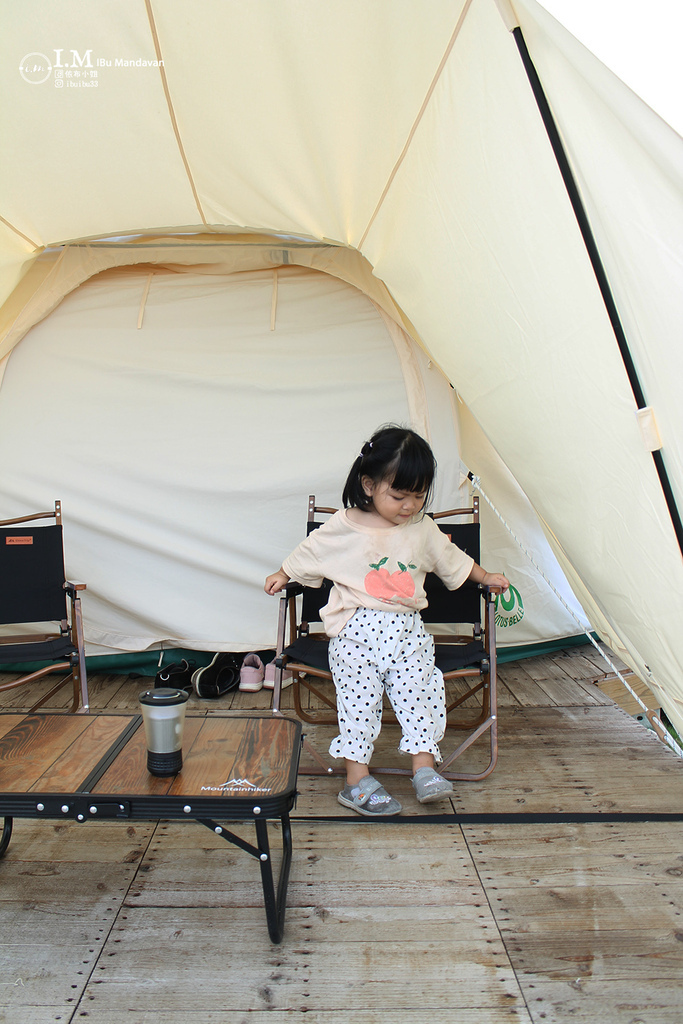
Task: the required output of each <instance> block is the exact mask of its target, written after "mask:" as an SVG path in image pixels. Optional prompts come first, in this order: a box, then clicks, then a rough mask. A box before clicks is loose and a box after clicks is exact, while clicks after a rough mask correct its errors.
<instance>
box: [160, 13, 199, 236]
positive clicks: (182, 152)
mask: <svg viewBox="0 0 683 1024" xmlns="http://www.w3.org/2000/svg"><path fill="white" fill-rule="evenodd" d="M145 7H146V9H147V17H148V19H149V27H150V31H151V33H152V41H153V43H154V50H155V53H156V55H157V60H158V61H159V76H160V78H161V85H162V88H163V90H164V96H165V97H166V105H167V106H168V113H169V117H170V119H171V127H172V128H173V134H174V135H175V138H176V142H177V143H178V150H179V152H180V158H181V160H182V161H183V166H184V167H185V172H186V174H187V178H188V181H189V183H190V188H191V189H192V195H193V197H194V201H195V204H196V206H197V211H198V212H199V216H200V217H201V218H202V224H205V225H206V226H207V227H208V221H207V219H206V217H205V216H204V210H203V209H202V204H201V200H200V198H199V193H198V192H197V187H196V185H195V183H194V178H193V176H192V171H191V169H190V163H189V160H188V159H187V154H186V153H185V147H184V145H183V140H182V138H181V136H180V128H179V127H178V120H177V118H176V115H175V110H174V107H173V100H172V99H171V90H170V88H169V85H168V79H167V78H166V69H165V66H164V60H163V54H162V49H161V42H160V40H159V34H158V32H157V27H156V22H155V20H154V12H153V11H152V3H151V0H145Z"/></svg>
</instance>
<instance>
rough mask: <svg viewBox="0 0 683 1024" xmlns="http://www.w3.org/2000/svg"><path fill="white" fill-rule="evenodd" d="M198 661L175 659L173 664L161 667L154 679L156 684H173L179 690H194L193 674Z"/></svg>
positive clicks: (188, 691) (189, 691) (187, 691)
mask: <svg viewBox="0 0 683 1024" xmlns="http://www.w3.org/2000/svg"><path fill="white" fill-rule="evenodd" d="M196 664H197V662H196V661H186V659H185V658H183V660H182V661H174V662H173V664H171V665H165V666H164V667H163V668H160V669H159V671H158V672H157V674H156V677H155V679H154V686H155V687H157V686H172V687H175V689H177V690H185V692H186V693H191V692H192V674H193V672H194V671H195V666H196Z"/></svg>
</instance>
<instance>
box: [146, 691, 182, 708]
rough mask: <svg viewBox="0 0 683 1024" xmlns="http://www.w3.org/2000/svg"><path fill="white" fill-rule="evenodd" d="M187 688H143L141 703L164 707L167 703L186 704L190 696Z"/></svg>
mask: <svg viewBox="0 0 683 1024" xmlns="http://www.w3.org/2000/svg"><path fill="white" fill-rule="evenodd" d="M189 696H190V695H189V693H186V692H185V690H176V689H174V688H172V687H169V686H158V687H156V689H154V690H143V692H142V693H141V694H140V703H141V704H151V705H152V706H154V707H163V706H164V705H166V704H184V703H185V701H186V700H188V698H189Z"/></svg>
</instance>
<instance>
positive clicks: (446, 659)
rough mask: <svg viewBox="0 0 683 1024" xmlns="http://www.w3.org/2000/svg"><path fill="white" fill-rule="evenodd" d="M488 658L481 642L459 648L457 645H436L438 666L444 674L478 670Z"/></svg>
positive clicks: (477, 641)
mask: <svg viewBox="0 0 683 1024" xmlns="http://www.w3.org/2000/svg"><path fill="white" fill-rule="evenodd" d="M487 658H488V654H487V653H486V649H485V648H484V645H483V643H482V642H481V640H474V641H472V643H469V644H463V645H462V646H458V645H456V644H437V645H436V664H437V667H438V668H440V669H441V671H442V672H444V673H445V672H455V671H456V670H457V669H459V668H476V667H478V666H480V665H481V663H482V662H483V661H485V660H486V659H487Z"/></svg>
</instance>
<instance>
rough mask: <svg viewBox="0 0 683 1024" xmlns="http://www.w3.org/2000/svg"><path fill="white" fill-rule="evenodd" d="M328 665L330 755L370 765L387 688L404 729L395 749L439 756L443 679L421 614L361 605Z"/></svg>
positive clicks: (334, 646) (333, 642)
mask: <svg viewBox="0 0 683 1024" xmlns="http://www.w3.org/2000/svg"><path fill="white" fill-rule="evenodd" d="M330 668H331V670H332V678H333V679H334V684H335V687H336V690H337V717H338V720H339V733H340V734H339V736H337V737H336V738H335V739H334V740H333V741H332V743H331V745H330V754H331V755H332V757H344V758H346V759H347V760H349V761H358V762H359V763H360V764H369V763H370V758H371V757H372V751H373V749H374V742H375V740H376V739H377V737H378V736H379V732H380V728H381V724H382V694H383V691H384V690H386V693H387V697H388V698H389V700H390V701H391V706H392V707H393V709H394V711H395V712H396V717H397V718H398V721H399V724H400V726H401V729H402V731H403V736H402V738H401V742H400V744H399V748H398V749H399V750H400V751H402V752H403V753H406V754H419V753H420V752H422V751H425V752H428V753H430V754H433V755H434V758H435V760H436V761H437V762H439V761H441V754H440V753H439V747H438V742H439V740H441V739H443V735H444V732H445V730H446V698H445V692H444V681H443V675H442V674H441V671H440V669H438V668H437V667H436V666H435V664H434V640H433V638H432V637H431V635H430V634H429V633H427V632H426V630H425V628H424V625H423V622H422V619H421V617H420V614H419V612H383V611H374V610H373V609H370V608H359V609H358V610H357V611H356V612H355V613H354V614H353V616H352V617H351V619H350V620H349V621H348V622H347V623H346V625H345V626H344V628H343V629H342V631H341V633H340V634H339V635H338V636H335V637H333V638H332V640H330Z"/></svg>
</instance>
